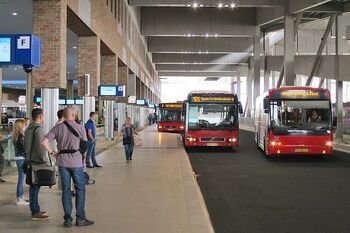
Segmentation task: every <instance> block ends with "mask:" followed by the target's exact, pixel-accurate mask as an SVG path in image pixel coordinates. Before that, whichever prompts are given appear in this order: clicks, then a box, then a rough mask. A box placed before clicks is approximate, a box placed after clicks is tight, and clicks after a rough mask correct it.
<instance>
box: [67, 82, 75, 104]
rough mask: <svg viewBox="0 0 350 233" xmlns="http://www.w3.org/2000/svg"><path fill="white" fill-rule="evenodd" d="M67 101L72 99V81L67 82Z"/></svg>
mask: <svg viewBox="0 0 350 233" xmlns="http://www.w3.org/2000/svg"><path fill="white" fill-rule="evenodd" d="M67 99H74V84H73V80H67Z"/></svg>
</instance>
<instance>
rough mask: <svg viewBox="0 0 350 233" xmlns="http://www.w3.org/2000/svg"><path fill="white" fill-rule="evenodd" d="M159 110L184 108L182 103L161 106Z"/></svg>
mask: <svg viewBox="0 0 350 233" xmlns="http://www.w3.org/2000/svg"><path fill="white" fill-rule="evenodd" d="M159 108H182V104H180V103H166V104H164V103H163V104H159Z"/></svg>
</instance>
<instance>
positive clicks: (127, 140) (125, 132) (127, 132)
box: [119, 117, 138, 163]
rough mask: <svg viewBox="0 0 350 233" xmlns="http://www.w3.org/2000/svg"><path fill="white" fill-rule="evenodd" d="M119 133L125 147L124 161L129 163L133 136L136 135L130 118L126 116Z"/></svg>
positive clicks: (133, 143)
mask: <svg viewBox="0 0 350 233" xmlns="http://www.w3.org/2000/svg"><path fill="white" fill-rule="evenodd" d="M119 135H122V136H123V145H124V148H125V158H126V162H127V163H129V162H131V161H132V154H133V151H134V145H135V142H134V136H135V135H138V134H137V132H136V130H135V127H134V126H133V125H132V122H131V118H130V117H127V118H126V120H125V124H124V125H123V127H122V129H121V131H120V132H119Z"/></svg>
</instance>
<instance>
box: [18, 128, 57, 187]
mask: <svg viewBox="0 0 350 233" xmlns="http://www.w3.org/2000/svg"><path fill="white" fill-rule="evenodd" d="M38 128H39V127H36V128H35V129H34V133H33V140H32V145H31V147H30V150H29V151H30V153H29V160H28V161H26V162H25V163H24V167H25V168H24V169H23V170H24V171H26V184H27V185H38V186H49V187H50V188H51V186H53V185H55V184H56V168H55V166H53V165H52V161H51V157H50V155H49V156H48V157H49V161H50V165H47V164H32V162H31V160H32V153H31V152H32V148H33V144H34V140H35V132H36V130H37V129H38Z"/></svg>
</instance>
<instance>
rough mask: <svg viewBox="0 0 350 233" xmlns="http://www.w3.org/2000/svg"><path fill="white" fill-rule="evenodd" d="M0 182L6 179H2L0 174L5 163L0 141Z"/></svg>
mask: <svg viewBox="0 0 350 233" xmlns="http://www.w3.org/2000/svg"><path fill="white" fill-rule="evenodd" d="M0 147H1V148H0V184H1V183H5V182H6V180H4V179H3V178H2V177H1V176H2V171H3V169H4V165H5V157H4V149H3V148H2V145H1V142H0Z"/></svg>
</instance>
